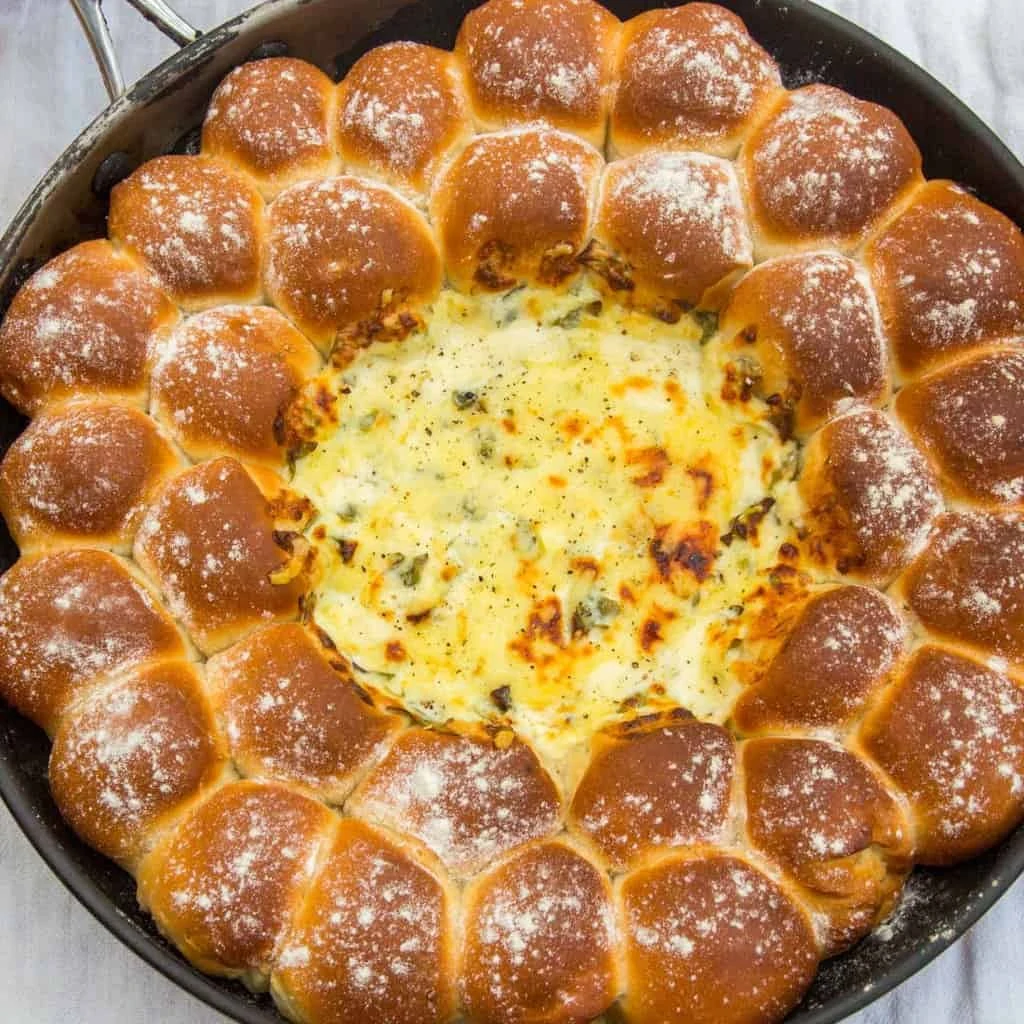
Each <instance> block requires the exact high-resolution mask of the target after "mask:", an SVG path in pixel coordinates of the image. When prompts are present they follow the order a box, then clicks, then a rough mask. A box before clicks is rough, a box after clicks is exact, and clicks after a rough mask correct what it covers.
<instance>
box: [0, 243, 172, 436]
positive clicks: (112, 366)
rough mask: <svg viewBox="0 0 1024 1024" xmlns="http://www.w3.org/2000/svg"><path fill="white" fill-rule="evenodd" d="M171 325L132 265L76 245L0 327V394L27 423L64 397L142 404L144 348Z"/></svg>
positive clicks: (37, 279) (99, 246)
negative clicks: (102, 397) (94, 397)
mask: <svg viewBox="0 0 1024 1024" xmlns="http://www.w3.org/2000/svg"><path fill="white" fill-rule="evenodd" d="M177 319H178V311H177V309H176V308H175V306H174V304H173V303H172V302H171V300H170V299H169V298H167V296H166V295H164V294H163V292H161V291H160V289H159V288H157V286H156V282H155V281H154V280H153V279H152V278H151V277H150V276H149V274H147V273H146V272H145V271H144V270H142V269H141V268H140V267H139V266H138V265H137V264H136V263H135V262H134V261H133V260H131V259H129V257H127V256H126V255H124V254H123V253H118V252H116V251H115V249H114V247H113V246H112V245H111V244H110V243H109V242H107V241H96V242H83V243H82V244H81V245H76V246H75V247H74V248H73V249H68V251H67V252H63V253H61V254H60V255H59V256H55V257H54V258H53V259H52V260H50V262H49V263H47V264H46V265H45V266H44V267H42V268H41V269H40V270H37V271H36V272H35V273H34V274H33V275H32V276H31V277H30V278H29V279H28V281H27V282H26V283H25V284H24V285H23V286H22V288H21V290H20V291H19V292H18V294H17V295H15V297H14V301H13V302H12V303H11V306H10V309H9V310H8V311H7V314H6V316H5V317H4V321H3V324H2V326H0V391H2V393H3V396H4V397H5V398H6V399H7V400H8V401H9V402H10V403H11V404H12V405H14V406H16V407H17V408H18V409H20V410H21V411H22V412H24V413H27V414H28V415H30V416H31V415H33V414H35V413H36V412H38V411H39V410H40V409H41V408H42V407H43V406H44V405H45V404H46V403H48V402H51V401H57V400H60V399H63V398H68V397H70V396H72V395H74V396H85V395H93V394H97V393H103V394H108V395H111V396H117V397H120V398H123V399H125V400H126V401H130V402H134V403H136V404H138V405H143V404H145V401H146V394H147V390H148V385H149V365H150V357H151V351H152V346H153V344H154V342H155V341H156V339H158V338H160V337H161V336H162V335H163V334H164V333H165V332H166V331H168V330H170V328H171V327H172V326H173V325H174V324H175V323H176V321H177Z"/></svg>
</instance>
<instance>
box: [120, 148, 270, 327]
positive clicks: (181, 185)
mask: <svg viewBox="0 0 1024 1024" xmlns="http://www.w3.org/2000/svg"><path fill="white" fill-rule="evenodd" d="M107 228H108V231H109V233H110V237H111V239H112V240H113V241H114V243H115V244H117V245H119V246H122V247H123V248H124V249H126V250H127V251H128V252H129V253H131V254H132V255H134V256H136V257H137V258H138V259H140V260H142V262H143V263H145V264H146V265H148V267H149V268H150V270H152V271H153V273H154V274H155V275H156V277H157V279H158V280H159V281H160V283H161V285H162V286H163V287H164V289H165V290H166V291H167V293H168V294H169V295H170V296H171V297H172V298H173V299H174V300H175V301H176V302H177V303H178V304H179V305H181V306H184V307H185V308H186V309H202V308H205V307H208V306H216V305H220V304H221V303H224V302H251V301H253V300H255V299H257V298H258V297H259V295H260V263H261V250H262V246H263V200H262V199H261V198H260V194H259V192H257V191H256V188H255V187H254V186H253V185H252V183H251V182H250V181H249V180H248V179H247V178H245V177H244V176H243V175H241V174H239V173H238V172H237V171H233V170H232V169H231V168H230V167H227V166H226V165H225V164H223V163H221V162H220V161H217V160H212V159H210V158H209V157H204V156H160V157H157V158H156V159H154V160H150V161H149V162H148V163H145V164H143V165H142V166H141V167H140V168H139V169H138V170H137V171H135V172H134V173H133V174H131V175H130V176H129V177H127V178H125V180H124V181H122V182H121V183H120V184H119V185H117V186H116V187H115V188H114V191H113V192H112V193H111V194H110V215H109V217H108V220H107Z"/></svg>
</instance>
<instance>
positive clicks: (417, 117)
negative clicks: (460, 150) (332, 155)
mask: <svg viewBox="0 0 1024 1024" xmlns="http://www.w3.org/2000/svg"><path fill="white" fill-rule="evenodd" d="M472 133H473V126H472V122H471V119H470V116H469V109H468V100H467V98H466V92H465V84H464V81H463V78H462V73H461V70H460V65H459V62H458V60H457V59H456V58H455V57H453V56H452V54H451V53H449V52H448V51H447V50H438V49H437V48H435V47H433V46H424V45H423V44H422V43H387V44H385V45H384V46H375V47H374V48H373V49H372V50H369V51H368V52H367V53H364V54H363V56H362V57H360V58H359V60H357V61H356V62H355V64H353V65H352V69H351V70H350V71H349V73H348V74H347V75H346V76H345V79H344V81H342V83H341V85H340V86H339V93H338V114H337V118H336V120H335V138H336V139H337V144H338V151H339V153H340V154H341V158H342V161H343V162H344V164H345V166H346V167H348V168H351V169H353V170H355V171H358V172H360V173H368V174H370V175H373V176H379V177H381V178H383V179H384V180H385V181H388V182H390V183H391V184H394V185H397V186H400V187H404V188H407V189H409V190H411V191H414V192H417V193H422V192H426V191H427V189H428V188H429V186H430V183H431V181H432V180H433V178H434V175H435V174H436V173H437V170H438V167H439V165H440V163H441V161H442V160H443V158H444V156H445V154H446V153H448V152H450V151H451V150H452V149H453V148H454V147H455V146H457V145H459V144H460V143H463V142H465V141H466V140H468V139H469V138H470V137H471V135H472Z"/></svg>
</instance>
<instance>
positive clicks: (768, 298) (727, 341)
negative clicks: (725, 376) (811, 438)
mask: <svg viewBox="0 0 1024 1024" xmlns="http://www.w3.org/2000/svg"><path fill="white" fill-rule="evenodd" d="M719 330H720V335H721V337H722V339H723V344H724V346H725V348H726V351H728V352H729V353H730V354H732V353H735V354H736V356H738V357H742V358H746V359H753V360H754V361H755V362H756V364H757V368H758V371H759V379H758V382H757V386H756V389H755V392H756V393H757V394H758V395H760V397H762V398H763V399H765V400H767V401H768V402H769V404H770V405H772V408H773V413H774V414H781V413H784V414H785V415H787V416H789V417H791V418H792V423H793V427H794V429H795V431H796V432H797V433H798V434H806V433H808V432H809V431H811V430H813V429H814V428H816V427H818V426H820V425H821V424H822V423H823V422H824V421H825V420H826V419H827V418H828V417H829V416H831V415H833V414H834V413H835V412H836V410H837V409H838V408H840V407H841V406H842V405H843V404H844V403H848V402H849V401H850V400H851V399H856V400H859V401H861V402H864V403H866V404H869V405H875V404H880V403H881V402H882V401H883V400H884V399H885V398H886V397H887V396H888V391H889V365H888V361H889V355H888V351H887V348H886V341H885V335H884V333H883V330H882V323H881V319H880V317H879V313H878V306H877V304H876V302H875V298H874V295H873V294H872V291H871V288H870V285H869V284H868V282H867V280H866V276H865V275H864V274H863V271H861V270H860V269H859V268H858V266H857V264H856V263H854V262H853V260H850V259H847V258H845V257H843V256H840V255H838V254H837V253H831V252H815V253H807V254H806V255H796V256H783V257H778V258H776V259H772V260H769V261H767V262H766V263H762V264H760V265H759V266H757V267H755V268H754V270H752V271H751V272H750V273H749V274H747V275H746V277H744V278H743V279H742V280H741V281H740V282H739V284H738V285H737V286H736V288H735V290H734V291H733V293H732V295H731V296H730V297H729V302H728V304H727V305H726V307H725V309H724V310H723V311H722V316H721V321H720V325H719Z"/></svg>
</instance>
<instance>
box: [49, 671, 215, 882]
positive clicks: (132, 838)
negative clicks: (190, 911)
mask: <svg viewBox="0 0 1024 1024" xmlns="http://www.w3.org/2000/svg"><path fill="white" fill-rule="evenodd" d="M226 765H227V757H226V751H225V749H224V744H223V740H222V739H221V738H220V736H219V734H218V732H217V728H216V725H215V724H214V720H213V714H212V713H211V711H210V707H209V704H208V702H207V700H206V696H205V694H204V693H203V684H202V682H201V680H200V679H199V677H198V676H197V675H196V671H195V669H194V668H192V666H190V665H188V664H187V663H185V662H182V661H164V662H160V663H159V664H156V665H150V666H148V667H144V668H138V669H132V670H130V671H129V672H127V673H126V674H125V675H123V676H120V677H118V678H117V681H116V682H115V683H113V684H112V685H110V686H105V687H103V688H101V689H99V690H98V691H94V692H92V693H89V694H88V695H87V696H86V697H85V698H84V700H83V701H82V702H81V703H79V704H78V705H76V706H75V707H73V708H72V709H71V711H70V712H69V713H68V714H67V716H66V717H65V718H64V719H63V721H62V722H61V726H60V729H58V731H57V735H56V736H55V737H54V741H53V750H52V751H51V753H50V767H49V776H50V787H51V789H52V790H53V798H54V800H56V802H57V806H58V807H59V808H60V812H61V814H63V815H64V817H65V819H67V821H68V822H69V823H70V825H71V827H72V828H74V830H75V831H76V832H77V833H78V834H79V835H80V836H81V837H82V838H83V839H84V840H85V841H86V842H87V843H89V845H90V846H93V847H95V848H96V849H97V850H99V851H100V852H101V853H103V854H106V856H108V857H112V858H114V860H116V861H118V862H120V863H121V864H124V865H125V866H127V867H128V868H129V869H131V868H133V867H134V865H135V864H136V862H137V861H138V858H139V857H140V856H141V855H142V854H143V853H145V852H146V850H148V849H149V848H150V847H151V846H152V845H153V843H154V841H155V840H156V839H157V837H158V836H159V835H160V833H161V832H162V831H163V830H165V829H166V828H167V827H168V825H169V822H170V821H171V820H172V819H173V818H175V817H176V816H178V815H180V814H181V812H182V810H183V808H184V807H185V806H187V804H188V802H189V801H192V800H194V799H195V798H196V797H197V795H198V794H199V793H201V792H202V791H203V790H205V789H207V788H208V787H209V786H210V785H212V784H213V783H214V782H215V781H216V780H218V779H219V778H221V777H222V776H223V775H224V772H225V768H226Z"/></svg>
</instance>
